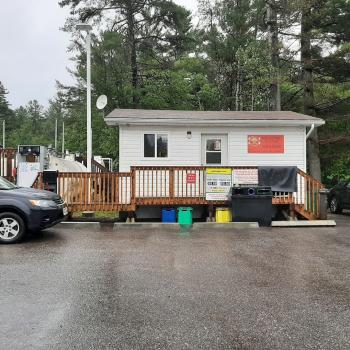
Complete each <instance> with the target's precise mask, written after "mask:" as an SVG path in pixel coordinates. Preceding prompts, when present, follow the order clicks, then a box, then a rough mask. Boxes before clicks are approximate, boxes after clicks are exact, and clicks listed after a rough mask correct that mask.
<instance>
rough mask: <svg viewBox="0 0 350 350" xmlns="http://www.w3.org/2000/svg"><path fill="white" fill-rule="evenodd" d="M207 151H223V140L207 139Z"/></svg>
mask: <svg viewBox="0 0 350 350" xmlns="http://www.w3.org/2000/svg"><path fill="white" fill-rule="evenodd" d="M207 151H221V140H220V139H213V140H207Z"/></svg>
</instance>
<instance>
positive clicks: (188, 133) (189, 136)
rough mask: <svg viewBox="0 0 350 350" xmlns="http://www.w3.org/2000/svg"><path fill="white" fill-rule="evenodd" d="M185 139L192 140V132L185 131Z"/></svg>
mask: <svg viewBox="0 0 350 350" xmlns="http://www.w3.org/2000/svg"><path fill="white" fill-rule="evenodd" d="M187 138H188V139H191V138H192V131H187Z"/></svg>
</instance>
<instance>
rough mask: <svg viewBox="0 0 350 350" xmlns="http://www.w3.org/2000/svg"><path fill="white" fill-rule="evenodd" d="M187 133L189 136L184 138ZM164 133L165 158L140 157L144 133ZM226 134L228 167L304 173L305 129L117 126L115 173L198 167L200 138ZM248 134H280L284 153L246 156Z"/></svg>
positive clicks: (141, 155) (199, 161) (247, 154)
mask: <svg viewBox="0 0 350 350" xmlns="http://www.w3.org/2000/svg"><path fill="white" fill-rule="evenodd" d="M187 131H191V132H192V137H191V138H190V139H188V138H187ZM153 132H159V133H167V134H168V158H158V159H156V158H144V157H143V134H144V133H153ZM202 134H227V135H228V164H227V165H231V166H248V165H250V166H259V165H293V166H297V167H299V168H300V169H302V170H305V165H306V150H305V127H303V126H300V127H286V126H284V127H266V128H264V127H249V126H247V127H230V128H229V129H228V128H220V127H219V128H208V127H193V128H189V127H182V126H169V127H156V126H155V127H146V126H145V127H142V126H120V136H119V154H120V157H119V162H120V163H119V170H120V171H129V170H130V167H131V166H137V165H138V166H156V165H158V166H182V165H194V166H195V165H201V164H202V160H201V139H202V138H201V135H202ZM250 134H258V135H260V134H262V135H264V134H267V135H284V136H285V153H284V154H249V153H248V151H247V136H248V135H250Z"/></svg>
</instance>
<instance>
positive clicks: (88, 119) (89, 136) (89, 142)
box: [76, 23, 92, 173]
mask: <svg viewBox="0 0 350 350" xmlns="http://www.w3.org/2000/svg"><path fill="white" fill-rule="evenodd" d="M76 28H77V30H80V31H85V32H86V157H87V171H88V172H90V173H91V160H92V127H91V30H92V27H91V25H89V24H85V23H81V24H78V25H77V26H76Z"/></svg>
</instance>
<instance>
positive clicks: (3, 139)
mask: <svg viewBox="0 0 350 350" xmlns="http://www.w3.org/2000/svg"><path fill="white" fill-rule="evenodd" d="M5 133H6V121H5V119H4V120H3V121H2V148H3V149H5V148H6V139H5Z"/></svg>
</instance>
